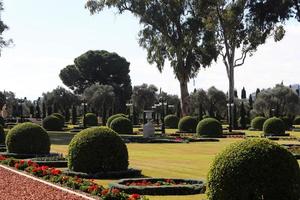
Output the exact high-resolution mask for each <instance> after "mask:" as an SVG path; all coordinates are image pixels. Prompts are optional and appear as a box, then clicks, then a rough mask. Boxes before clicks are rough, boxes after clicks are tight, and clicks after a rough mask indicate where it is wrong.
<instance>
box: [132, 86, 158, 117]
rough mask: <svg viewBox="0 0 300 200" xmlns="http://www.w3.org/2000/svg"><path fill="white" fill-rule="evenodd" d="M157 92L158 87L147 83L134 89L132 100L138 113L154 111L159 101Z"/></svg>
mask: <svg viewBox="0 0 300 200" xmlns="http://www.w3.org/2000/svg"><path fill="white" fill-rule="evenodd" d="M157 91H158V89H157V87H156V86H154V85H147V84H145V83H144V84H142V85H137V86H134V87H133V91H132V100H133V103H134V107H135V108H136V109H137V110H138V112H141V111H143V110H147V109H152V106H153V105H154V103H155V102H156V101H157V94H156V92H157Z"/></svg>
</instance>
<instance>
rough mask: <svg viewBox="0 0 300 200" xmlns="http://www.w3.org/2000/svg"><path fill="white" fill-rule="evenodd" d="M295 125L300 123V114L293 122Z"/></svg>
mask: <svg viewBox="0 0 300 200" xmlns="http://www.w3.org/2000/svg"><path fill="white" fill-rule="evenodd" d="M293 124H294V125H300V116H296V117H295V119H294V122H293Z"/></svg>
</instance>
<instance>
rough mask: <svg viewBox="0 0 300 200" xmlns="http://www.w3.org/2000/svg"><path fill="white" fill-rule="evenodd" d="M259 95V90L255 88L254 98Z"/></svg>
mask: <svg viewBox="0 0 300 200" xmlns="http://www.w3.org/2000/svg"><path fill="white" fill-rule="evenodd" d="M259 93H260V89H259V88H257V89H256V92H255V97H256V98H257V95H258V94H259Z"/></svg>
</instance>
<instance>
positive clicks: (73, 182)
mask: <svg viewBox="0 0 300 200" xmlns="http://www.w3.org/2000/svg"><path fill="white" fill-rule="evenodd" d="M0 164H4V165H8V166H10V167H13V168H15V169H17V170H21V171H25V172H27V173H29V174H31V175H33V176H36V177H39V178H42V179H44V180H47V181H49V182H52V183H56V184H59V185H61V186H64V187H68V188H71V189H74V190H80V191H82V192H86V193H88V194H91V195H95V196H97V197H99V198H100V199H103V200H146V198H145V197H142V196H140V195H138V194H132V195H128V194H126V193H124V192H120V190H118V189H107V188H104V187H103V186H101V185H98V184H97V183H95V182H94V181H93V180H88V179H82V178H79V177H71V176H67V175H64V174H63V173H62V172H61V170H59V169H56V168H51V167H48V166H39V165H38V164H36V163H35V162H32V161H31V160H28V161H25V160H16V159H11V158H6V157H4V156H1V155H0Z"/></svg>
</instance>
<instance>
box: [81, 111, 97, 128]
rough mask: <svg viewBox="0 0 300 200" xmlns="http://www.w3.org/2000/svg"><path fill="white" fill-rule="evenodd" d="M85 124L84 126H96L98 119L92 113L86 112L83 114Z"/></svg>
mask: <svg viewBox="0 0 300 200" xmlns="http://www.w3.org/2000/svg"><path fill="white" fill-rule="evenodd" d="M84 120H85V125H86V126H97V125H98V119H97V116H96V115H95V114H94V113H87V114H86V115H85V119H84Z"/></svg>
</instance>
